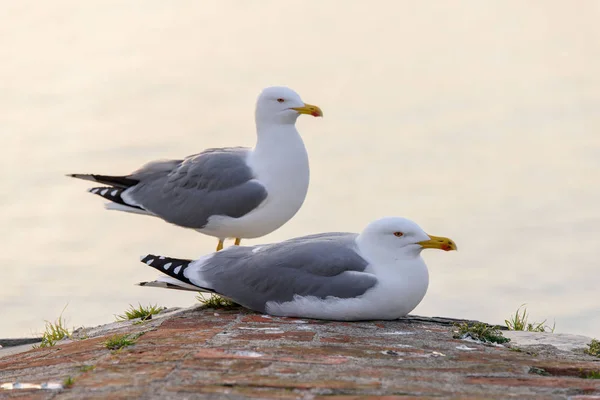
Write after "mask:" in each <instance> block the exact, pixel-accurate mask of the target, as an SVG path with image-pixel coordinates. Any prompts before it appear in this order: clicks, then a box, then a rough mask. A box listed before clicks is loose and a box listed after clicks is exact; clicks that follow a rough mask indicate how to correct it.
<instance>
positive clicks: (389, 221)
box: [356, 217, 456, 262]
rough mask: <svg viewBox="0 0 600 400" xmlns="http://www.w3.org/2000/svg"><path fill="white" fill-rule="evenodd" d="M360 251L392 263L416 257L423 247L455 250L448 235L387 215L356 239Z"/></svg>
mask: <svg viewBox="0 0 600 400" xmlns="http://www.w3.org/2000/svg"><path fill="white" fill-rule="evenodd" d="M356 241H357V243H358V245H359V247H360V251H361V252H365V253H368V254H365V255H366V256H367V257H369V258H371V257H373V258H375V259H378V260H381V261H382V262H386V261H388V262H393V261H394V260H397V259H409V258H417V257H419V255H420V254H421V251H422V250H423V249H440V250H445V251H450V250H456V244H454V242H453V241H452V240H450V239H448V238H445V237H439V236H432V235H428V234H427V233H425V231H424V230H423V229H421V227H420V226H419V225H417V224H416V223H414V222H413V221H411V220H409V219H406V218H401V217H386V218H381V219H378V220H376V221H373V222H371V223H370V224H369V225H367V227H366V228H365V229H364V230H363V231H362V233H361V234H360V235H359V236H358V238H357V240H356Z"/></svg>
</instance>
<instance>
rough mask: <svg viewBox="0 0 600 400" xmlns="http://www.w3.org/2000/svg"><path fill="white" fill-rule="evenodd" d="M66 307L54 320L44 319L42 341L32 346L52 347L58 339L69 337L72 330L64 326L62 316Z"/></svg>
mask: <svg viewBox="0 0 600 400" xmlns="http://www.w3.org/2000/svg"><path fill="white" fill-rule="evenodd" d="M66 308H67V307H66V306H65V308H64V309H63V310H62V312H61V313H60V315H59V317H58V319H57V320H56V321H54V322H50V321H46V329H45V331H44V333H42V342H41V343H40V344H39V345H35V346H33V347H34V348H44V347H52V346H54V345H55V344H56V342H58V341H59V340H62V339H64V338H69V337H71V334H72V333H73V332H72V330H69V329H68V328H67V327H66V325H65V320H64V318H63V316H62V314H63V312H64V311H65V309H66Z"/></svg>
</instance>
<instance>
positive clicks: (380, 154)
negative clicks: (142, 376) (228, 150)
mask: <svg viewBox="0 0 600 400" xmlns="http://www.w3.org/2000/svg"><path fill="white" fill-rule="evenodd" d="M599 20H600V3H599V2H597V1H592V0H590V1H585V0H582V1H577V2H572V1H566V0H565V1H541V0H540V1H521V0H520V1H481V0H473V1H453V2H448V1H422V2H415V1H413V0H407V1H396V0H390V1H369V2H365V1H341V0H340V1H334V0H306V1H302V2H282V1H258V0H256V1H241V0H240V1H223V0H219V1H195V0H189V1H183V0H179V1H170V2H169V1H164V0H137V1H122V0H119V1H116V0H114V1H113V0H110V1H109V0H93V1H92V0H87V1H79V0H54V1H48V2H43V1H24V0H21V1H12V2H11V1H8V0H2V1H0V146H1V148H2V155H1V157H0V163H1V164H0V166H1V167H2V168H1V169H0V176H1V184H0V204H1V208H0V229H1V232H2V234H1V239H2V241H1V242H2V246H1V251H0V271H1V277H2V283H1V285H0V311H1V316H2V317H3V318H2V323H1V324H0V337H9V336H28V335H31V334H32V333H36V332H39V331H40V330H41V329H42V328H43V320H44V319H54V318H56V317H57V316H58V315H59V314H60V312H61V310H62V309H63V308H64V307H65V305H66V304H68V307H67V309H66V311H65V314H64V315H65V317H67V319H68V322H69V325H71V326H81V325H85V326H91V325H96V324H101V323H105V322H109V321H111V320H112V319H113V315H114V314H118V313H121V312H122V311H123V310H124V309H125V308H126V307H127V306H128V304H137V303H138V302H141V303H142V304H147V303H158V304H159V305H165V306H187V305H190V304H193V303H194V302H195V299H194V295H193V294H189V293H179V292H172V291H162V290H159V289H148V288H141V287H136V286H133V284H134V283H136V282H138V281H142V280H149V279H153V278H154V277H155V276H156V274H155V273H154V270H153V269H151V268H148V267H145V266H144V265H143V264H141V263H139V262H138V258H139V256H140V255H142V254H146V253H148V252H153V253H158V254H164V255H171V256H177V257H197V256H200V255H202V254H204V253H206V252H208V251H211V250H213V248H214V246H215V240H214V239H213V238H209V237H206V236H202V235H200V234H198V233H195V232H193V231H186V230H183V229H181V228H177V227H174V226H170V225H167V224H165V223H164V222H162V221H160V220H158V219H153V218H149V217H141V216H137V215H128V214H124V213H117V212H109V211H105V210H104V209H103V205H102V204H103V201H102V200H101V199H100V198H98V197H97V196H93V195H90V194H88V193H86V191H85V190H86V188H87V187H89V185H87V184H86V182H81V181H76V180H73V179H69V178H66V177H64V174H65V173H72V172H82V173H86V172H95V173H105V174H121V173H126V172H129V171H131V170H133V169H135V168H137V167H138V166H140V165H141V164H143V163H144V162H146V161H148V160H151V159H155V158H169V157H173V158H175V157H181V156H184V155H188V154H191V153H194V152H198V151H200V150H202V149H204V148H207V147H214V146H230V145H249V146H251V145H253V143H254V140H255V137H254V126H253V108H254V101H255V98H256V96H257V95H258V93H259V92H260V90H261V89H262V88H263V87H265V86H269V85H274V84H277V85H287V86H289V87H291V88H293V89H295V90H297V91H298V92H299V93H300V94H301V95H302V97H303V98H304V100H305V101H307V102H310V103H314V104H317V105H319V106H321V107H322V109H323V111H324V113H325V118H323V119H315V118H311V117H307V116H303V117H302V118H300V120H299V122H298V127H299V130H300V131H301V133H302V134H303V137H304V139H305V142H306V145H307V148H308V150H309V154H310V162H311V172H312V176H311V186H310V190H309V193H308V197H307V199H306V202H305V203H304V207H303V208H302V209H301V210H300V212H299V213H298V214H297V216H296V217H295V218H294V219H292V220H291V221H290V222H289V223H288V224H287V225H285V226H284V227H283V228H281V229H279V230H278V231H276V232H274V233H272V234H271V235H269V236H266V237H264V238H261V239H257V240H252V241H246V242H245V243H248V244H250V243H264V242H271V241H278V240H283V239H286V238H290V237H293V236H299V235H304V234H308V233H313V232H321V231H331V230H342V231H359V230H361V229H362V228H363V227H364V226H365V224H367V223H368V222H369V221H371V220H373V219H375V218H379V217H381V216H386V215H402V216H407V217H410V218H411V219H414V220H415V221H417V222H418V223H419V224H420V225H421V226H423V227H424V228H425V229H426V230H427V231H428V232H430V233H432V234H435V235H444V236H449V237H451V238H452V239H454V240H455V241H456V242H457V244H458V246H459V251H458V252H455V253H444V252H436V251H427V252H425V253H424V257H425V259H426V260H427V262H428V264H429V269H430V276H431V284H430V287H429V291H428V293H427V295H426V297H425V299H424V300H423V302H422V303H421V304H420V305H419V306H418V308H417V309H416V310H415V311H414V313H415V314H421V315H436V316H449V317H464V318H474V319H480V320H485V321H488V322H496V323H499V322H503V320H504V318H506V317H508V316H509V315H510V314H511V313H512V312H513V311H514V310H515V309H516V308H517V307H518V306H519V305H520V304H522V303H528V306H529V308H530V311H531V313H532V315H533V318H534V319H537V320H542V319H544V318H548V319H549V322H552V320H553V319H555V320H556V326H557V331H559V332H571V333H580V334H587V335H591V336H594V335H595V336H596V337H598V336H600V295H599V294H598V287H599V282H600V273H599V261H598V260H599V259H600V246H599V245H598V243H599V239H600V227H599V223H600V187H599V182H600V172H599V171H600V170H599V168H600V132H599V128H600V73H599V72H598V71H600V40H599V38H600V24H599V23H598V21H599Z"/></svg>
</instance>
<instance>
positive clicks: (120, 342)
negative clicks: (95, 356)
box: [104, 333, 143, 350]
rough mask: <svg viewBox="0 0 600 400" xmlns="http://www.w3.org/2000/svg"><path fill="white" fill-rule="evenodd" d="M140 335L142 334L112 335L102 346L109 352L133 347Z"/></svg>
mask: <svg viewBox="0 0 600 400" xmlns="http://www.w3.org/2000/svg"><path fill="white" fill-rule="evenodd" d="M142 335H143V333H137V334H125V335H114V336H112V337H110V338H109V339H108V340H107V341H106V342H104V345H105V346H106V348H107V349H109V350H120V349H122V348H124V347H127V346H133V345H134V344H135V342H136V340H137V338H139V337H140V336H142Z"/></svg>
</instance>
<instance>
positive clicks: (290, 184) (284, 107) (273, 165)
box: [68, 87, 323, 251]
mask: <svg viewBox="0 0 600 400" xmlns="http://www.w3.org/2000/svg"><path fill="white" fill-rule="evenodd" d="M300 114H308V115H312V116H314V117H322V116H323V113H322V111H321V109H320V108H319V107H317V106H313V105H310V104H306V103H304V102H303V101H302V99H301V98H300V96H299V95H298V94H297V93H296V92H294V91H293V90H291V89H289V88H286V87H270V88H266V89H264V90H263V91H262V93H261V94H260V96H259V97H258V100H257V101H256V111H255V120H256V136H257V141H256V146H254V148H253V149H249V148H244V147H229V148H219V149H208V150H205V151H203V152H202V153H199V154H195V155H192V156H189V157H187V158H184V159H183V160H166V161H153V162H150V163H148V164H146V165H144V166H143V167H142V168H140V169H138V170H137V171H135V172H133V173H131V174H129V175H124V176H107V175H96V174H71V175H68V176H71V177H73V178H79V179H84V180H88V181H93V182H99V183H101V184H104V185H109V186H108V187H106V186H105V187H95V188H92V189H89V191H90V192H92V193H94V194H97V195H99V196H102V197H104V198H105V199H108V200H110V201H111V203H108V204H107V205H106V208H107V209H110V210H119V211H126V212H132V213H138V214H144V215H152V216H155V217H159V218H162V219H163V220H165V221H167V222H170V223H172V224H175V225H179V226H182V227H185V228H191V229H195V230H197V231H198V232H201V233H204V234H206V235H210V236H214V237H216V238H218V239H219V243H218V245H217V251H219V250H221V249H223V241H224V240H225V239H226V238H235V244H236V245H239V244H240V241H241V239H242V238H256V237H260V236H264V235H266V234H268V233H271V232H273V231H274V230H276V229H278V228H279V227H281V226H282V225H283V224H285V223H286V222H287V221H289V220H290V218H292V217H293V216H294V215H295V214H296V212H297V211H298V210H299V209H300V207H301V206H302V203H303V202H304V198H305V197H306V192H307V191H308V182H309V167H308V154H307V153H306V148H305V147H304V142H303V141H302V138H301V137H300V134H299V133H298V131H297V130H296V126H295V124H296V119H297V118H298V116H300Z"/></svg>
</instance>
